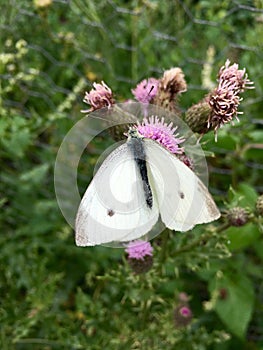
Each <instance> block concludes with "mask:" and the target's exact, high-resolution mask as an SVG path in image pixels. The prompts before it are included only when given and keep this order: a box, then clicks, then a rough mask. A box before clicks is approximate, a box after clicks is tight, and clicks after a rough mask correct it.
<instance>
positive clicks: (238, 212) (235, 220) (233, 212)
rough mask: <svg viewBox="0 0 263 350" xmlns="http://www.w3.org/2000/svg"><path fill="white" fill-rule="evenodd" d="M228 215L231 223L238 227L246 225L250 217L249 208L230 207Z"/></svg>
mask: <svg viewBox="0 0 263 350" xmlns="http://www.w3.org/2000/svg"><path fill="white" fill-rule="evenodd" d="M226 216H227V219H228V222H229V224H230V225H232V226H237V227H238V226H243V225H245V224H246V223H247V222H248V219H249V216H248V212H247V210H246V209H244V208H241V207H235V208H232V209H229V210H228V212H227V215H226Z"/></svg>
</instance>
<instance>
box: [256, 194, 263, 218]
mask: <svg viewBox="0 0 263 350" xmlns="http://www.w3.org/2000/svg"><path fill="white" fill-rule="evenodd" d="M256 209H257V212H258V214H259V215H261V216H263V194H262V195H261V196H259V197H258V199H257V202H256Z"/></svg>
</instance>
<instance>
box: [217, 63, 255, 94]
mask: <svg viewBox="0 0 263 350" xmlns="http://www.w3.org/2000/svg"><path fill="white" fill-rule="evenodd" d="M238 68H239V67H238V64H237V63H234V64H232V66H230V60H229V59H227V60H226V63H225V65H224V66H223V67H221V68H220V70H219V73H218V78H219V85H220V83H224V82H227V83H228V85H231V86H233V85H235V87H236V89H237V90H239V92H243V91H244V90H245V89H254V86H250V85H253V84H254V83H253V82H252V81H250V80H249V79H248V75H247V74H246V69H245V68H243V69H238Z"/></svg>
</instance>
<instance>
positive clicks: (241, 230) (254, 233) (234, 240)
mask: <svg viewBox="0 0 263 350" xmlns="http://www.w3.org/2000/svg"><path fill="white" fill-rule="evenodd" d="M225 234H226V236H227V237H228V240H229V246H228V247H229V249H230V250H236V249H240V248H244V247H247V246H249V245H251V244H252V243H254V242H255V241H256V240H257V239H258V237H259V236H260V232H259V230H258V227H257V226H256V225H255V224H253V223H248V224H247V225H244V226H242V227H230V228H228V229H227V230H226V231H225Z"/></svg>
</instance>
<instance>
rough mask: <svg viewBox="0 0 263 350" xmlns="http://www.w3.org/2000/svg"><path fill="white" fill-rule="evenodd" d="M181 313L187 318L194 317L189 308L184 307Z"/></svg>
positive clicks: (180, 310)
mask: <svg viewBox="0 0 263 350" xmlns="http://www.w3.org/2000/svg"><path fill="white" fill-rule="evenodd" d="M179 313H180V314H181V315H182V316H183V317H186V318H189V317H192V311H191V310H190V309H189V307H188V306H182V307H181V308H180V309H179Z"/></svg>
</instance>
